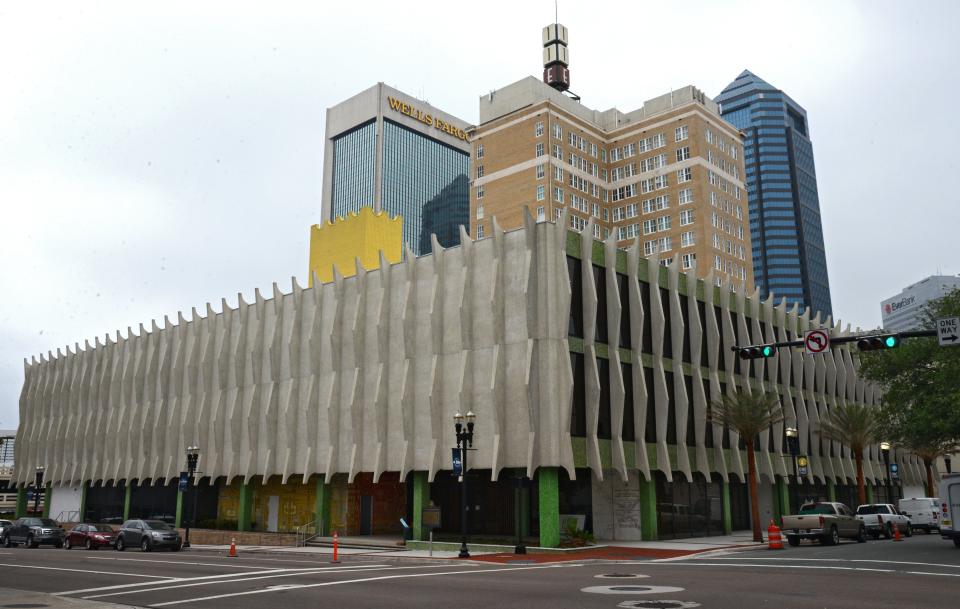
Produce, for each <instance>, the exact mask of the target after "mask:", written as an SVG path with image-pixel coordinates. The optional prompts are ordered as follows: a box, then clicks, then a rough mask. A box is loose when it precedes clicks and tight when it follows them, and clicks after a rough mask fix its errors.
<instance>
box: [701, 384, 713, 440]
mask: <svg viewBox="0 0 960 609" xmlns="http://www.w3.org/2000/svg"><path fill="white" fill-rule="evenodd" d="M703 395H704V396H706V401H707V414H706V417H705V418H704V425H703V429H704V433H703V445H704V446H706V447H707V448H713V422H712V421H711V420H710V415H711V413H712V412H713V403H712V402H711V401H710V381H709V380H707V379H703Z"/></svg>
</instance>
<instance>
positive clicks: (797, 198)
mask: <svg viewBox="0 0 960 609" xmlns="http://www.w3.org/2000/svg"><path fill="white" fill-rule="evenodd" d="M715 101H716V102H717V103H719V104H720V113H721V115H722V116H723V118H725V119H726V120H727V121H729V122H730V123H731V124H732V125H733V126H735V127H737V128H738V129H740V130H742V131H743V132H744V133H745V134H746V139H745V140H744V161H745V164H746V184H747V193H748V196H749V203H750V205H749V207H750V237H751V240H752V243H753V271H754V280H755V282H756V284H757V287H758V288H759V289H760V293H761V294H762V295H764V296H766V294H767V293H769V292H773V293H774V295H775V297H776V298H777V300H778V301H779V298H780V297H786V299H787V302H788V303H789V304H793V303H799V304H800V305H801V307H804V306H809V307H810V309H811V311H812V312H816V311H820V312H822V314H823V316H824V317H825V316H827V315H831V314H832V309H833V307H832V304H831V302H830V281H829V279H828V277H827V260H826V254H825V250H824V245H823V228H822V225H821V222H820V200H819V196H818V195H817V174H816V170H815V168H814V162H813V145H812V143H811V141H810V131H809V125H808V123H807V112H806V110H804V109H803V108H802V107H801V106H800V105H799V104H797V103H796V102H795V101H793V100H792V99H790V97H789V96H788V95H787V94H786V93H784V92H783V91H781V90H780V89H777V88H775V87H773V86H772V85H770V84H769V83H767V82H765V81H764V80H763V79H761V78H759V77H757V76H756V75H755V74H753V73H752V72H750V71H749V70H744V71H743V72H742V73H741V74H740V75H739V76H737V78H736V80H734V81H733V82H732V83H730V84H729V85H728V86H727V87H726V88H725V89H724V90H723V92H721V93H720V95H719V96H718V97H717V98H716V100H715Z"/></svg>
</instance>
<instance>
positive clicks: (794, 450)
mask: <svg viewBox="0 0 960 609" xmlns="http://www.w3.org/2000/svg"><path fill="white" fill-rule="evenodd" d="M784 433H785V434H786V436H787V449H788V450H789V451H790V460H791V461H793V481H794V486H793V488H794V489H795V490H794V493H793V495H794V497H793V498H791V502H792V503H794V504H796V503H798V501H797V498H796V496H797V495H799V493H800V472H799V471H798V470H797V455H799V454H800V433H799V432H798V431H797V428H796V427H787V428H786V430H784Z"/></svg>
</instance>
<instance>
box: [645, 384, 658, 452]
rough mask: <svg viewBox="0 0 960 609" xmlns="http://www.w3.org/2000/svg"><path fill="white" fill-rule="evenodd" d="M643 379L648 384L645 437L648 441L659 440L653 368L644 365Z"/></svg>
mask: <svg viewBox="0 0 960 609" xmlns="http://www.w3.org/2000/svg"><path fill="white" fill-rule="evenodd" d="M643 379H644V382H646V384H647V428H646V429H645V430H644V433H643V437H644V440H646V441H647V442H651V443H655V442H656V441H657V407H656V399H655V398H654V397H653V368H647V367H646V366H644V367H643Z"/></svg>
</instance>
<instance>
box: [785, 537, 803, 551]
mask: <svg viewBox="0 0 960 609" xmlns="http://www.w3.org/2000/svg"><path fill="white" fill-rule="evenodd" d="M787 543H788V544H790V545H791V546H792V547H794V548H795V547H797V546H799V545H800V538H799V537H796V536H794V535H787Z"/></svg>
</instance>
